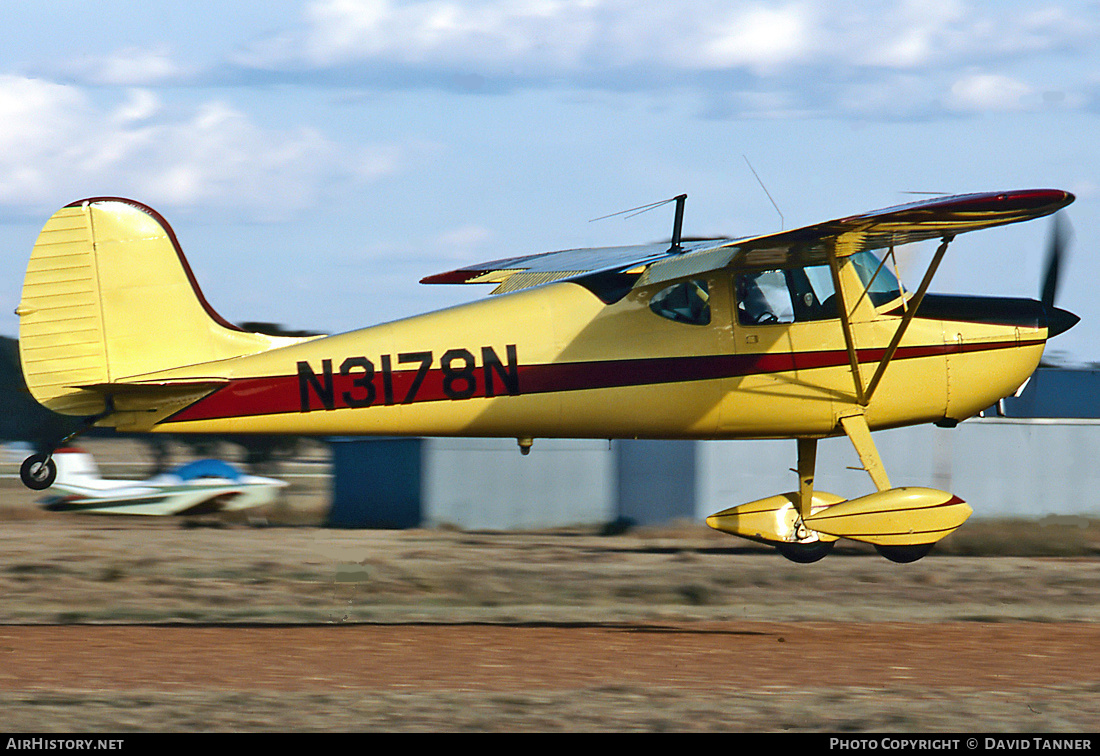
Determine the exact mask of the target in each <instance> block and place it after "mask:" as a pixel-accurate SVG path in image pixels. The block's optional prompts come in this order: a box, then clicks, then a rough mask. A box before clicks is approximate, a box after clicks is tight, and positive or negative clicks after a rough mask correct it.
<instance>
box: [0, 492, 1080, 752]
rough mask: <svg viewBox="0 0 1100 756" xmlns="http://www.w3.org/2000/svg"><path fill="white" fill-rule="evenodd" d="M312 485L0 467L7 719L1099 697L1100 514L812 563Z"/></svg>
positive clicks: (850, 725)
mask: <svg viewBox="0 0 1100 756" xmlns="http://www.w3.org/2000/svg"><path fill="white" fill-rule="evenodd" d="M292 489H294V490H292V491H291V497H292V498H291V503H290V504H289V505H284V506H289V507H290V509H292V510H293V512H289V511H288V510H287V509H286V508H284V509H282V510H279V511H275V512H269V513H267V515H266V516H265V517H262V518H253V519H251V520H249V519H240V520H238V521H235V522H228V523H227V522H219V521H206V522H203V523H199V524H198V525H194V524H192V525H186V524H182V523H179V522H176V521H172V520H166V519H155V520H147V519H138V520H134V519H131V518H106V517H89V516H74V515H64V514H54V513H45V512H41V511H39V510H38V509H37V508H36V507H34V506H33V497H29V496H28V494H26V493H24V492H21V491H20V490H19V489H18V487H17V484H15V483H14V482H12V481H10V480H4V481H0V596H2V600H0V662H2V663H0V729H2V730H5V731H8V732H20V731H34V732H52V733H81V732H138V731H152V732H164V731H186V732H192V731H280V732H285V731H305V732H310V731H318V732H320V731H698V730H721V731H742V732H744V731H784V732H916V731H919V732H933V731H940V732H946V731H951V732H964V733H966V732H972V733H987V732H1029V731H1036V732H1039V731H1041V732H1095V731H1096V729H1097V724H1098V723H1100V558H1098V555H1100V526H1098V525H1097V524H1095V523H1089V522H1082V521H1076V520H1066V521H1049V522H1043V523H1025V524H1008V525H1006V524H990V523H986V524H983V523H980V522H979V523H970V524H968V525H967V527H966V528H965V529H964V530H965V531H967V532H968V534H967V535H966V536H963V535H962V534H963V532H964V531H960V533H959V534H956V536H952V537H951V538H952V539H953V540H950V541H947V542H944V543H943V544H941V545H940V547H937V550H936V551H934V552H933V554H932V555H930V556H929V557H927V558H925V559H924V560H921V561H920V562H917V563H915V564H910V565H897V564H893V563H890V562H887V561H886V560H883V559H881V558H880V557H878V556H877V555H875V554H874V553H873V552H871V551H869V550H865V549H860V548H838V549H837V551H836V552H834V554H832V555H830V556H829V557H828V558H827V559H825V560H823V561H822V562H819V563H817V564H814V565H796V564H792V563H789V562H786V561H785V560H783V559H782V558H781V557H779V556H778V555H776V554H774V553H771V552H770V551H767V550H763V549H758V548H756V547H754V546H753V545H752V544H745V543H742V542H740V541H737V540H735V539H732V538H729V537H727V536H722V535H721V534H717V533H713V532H712V531H709V530H708V529H707V528H706V527H705V526H703V525H698V524H686V525H683V526H681V527H676V528H666V529H663V530H660V531H629V532H627V533H622V534H618V535H613V536H605V535H600V534H599V533H597V532H592V531H586V530H576V531H567V532H551V533H471V532H460V531H452V530H406V531H360V530H336V529H332V528H326V527H323V526H321V525H320V524H319V523H318V522H317V521H316V518H314V520H313V521H311V519H310V517H309V516H306V515H305V514H303V513H304V512H305V513H308V512H310V511H313V512H314V514H316V511H314V510H311V509H310V507H311V506H313V505H312V504H310V503H309V502H314V503H315V498H311V497H317V496H319V494H318V493H317V492H316V491H312V490H311V489H309V486H307V485H305V484H296V487H295V486H292ZM295 497H296V498H295ZM321 498H323V497H321ZM292 515H293V516H292Z"/></svg>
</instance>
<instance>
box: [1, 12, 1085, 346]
mask: <svg viewBox="0 0 1100 756" xmlns="http://www.w3.org/2000/svg"><path fill="white" fill-rule="evenodd" d="M11 5H16V4H7V5H6V6H5V8H4V9H3V10H0V30H2V31H0V35H4V36H3V38H2V39H3V42H4V44H2V45H0V245H2V247H0V248H2V249H3V255H2V257H0V260H2V261H3V265H4V272H3V276H2V278H0V281H2V282H3V285H2V287H0V308H2V312H0V318H2V320H0V333H4V334H7V335H15V333H16V332H17V330H18V322H17V319H16V318H15V316H14V315H12V314H11V312H12V310H13V309H14V307H15V305H16V303H17V302H18V298H19V289H20V286H21V281H22V277H23V272H24V270H25V267H26V259H27V256H28V255H29V253H30V248H31V247H32V246H33V244H34V240H35V238H36V237H37V234H38V231H39V229H40V228H41V226H42V224H43V223H44V222H45V220H46V218H47V217H48V216H49V215H50V214H51V213H52V212H53V211H54V210H56V209H57V208H58V207H60V206H62V205H65V204H67V203H69V202H71V201H73V200H76V199H80V198H83V197H88V196H96V195H118V196H126V197H132V198H134V199H137V200H140V201H143V202H145V203H146V204H149V205H151V206H152V207H154V208H156V209H157V210H159V211H160V212H161V213H162V214H163V215H164V216H165V217H166V218H167V219H168V220H169V222H171V224H172V225H173V227H174V229H175V230H176V233H177V235H178V236H179V238H180V241H181V243H182V244H183V247H184V251H185V252H186V254H187V256H188V259H189V260H190V262H191V264H192V267H193V268H194V269H195V272H196V275H197V276H198V278H199V281H200V283H201V285H202V287H203V290H204V292H205V293H206V295H207V298H208V299H209V300H210V302H211V303H212V304H213V305H214V307H215V308H216V309H217V310H218V311H219V312H220V313H221V314H222V315H224V316H225V317H226V318H228V319H230V320H233V321H236V322H241V321H246V320H264V321H272V322H278V323H282V324H284V325H286V326H288V327H293V328H308V329H316V330H323V331H329V332H337V331H345V330H350V329H353V328H356V327H360V326H363V325H369V324H372V323H376V322H379V321H382V320H389V319H393V318H396V317H400V316H404V315H408V314H412V313H416V312H423V311H426V310H430V309H435V308H437V307H440V306H446V305H449V304H453V303H455V302H460V301H464V300H467V299H470V298H474V297H478V296H484V295H485V293H486V290H485V289H481V288H479V287H439V286H422V285H419V284H417V280H418V279H419V278H421V277H422V276H424V275H426V274H430V273H436V272H440V271H442V270H447V269H450V268H453V267H457V266H459V265H462V264H464V263H469V262H476V261H479V260H485V259H493V258H497V257H504V256H511V255H516V254H522V253H529V252H539V251H546V250H551V249H562V248H569V247H576V246H599V245H613V244H626V243H635V242H638V243H640V242H649V241H654V240H657V239H659V238H662V237H667V235H668V233H669V229H670V227H671V210H670V208H668V207H666V208H664V209H662V210H656V211H654V212H650V213H647V214H645V215H641V216H638V217H635V218H631V219H628V220H624V219H623V218H622V217H615V218H610V219H606V220H602V221H597V222H590V219H592V218H596V217H598V216H603V215H607V214H608V213H613V212H615V211H617V210H622V209H625V208H630V207H634V206H637V205H642V204H645V203H649V202H653V201H656V200H660V199H664V198H667V197H671V196H673V195H676V194H679V193H682V192H686V193H687V194H688V195H689V197H688V204H687V213H686V218H685V233H686V234H689V235H715V234H717V235H732V236H741V235H748V234H753V233H763V232H769V231H775V230H778V229H780V228H784V227H785V228H792V227H795V226H799V225H804V224H808V223H813V222H817V221H820V220H825V219H828V218H832V217H839V216H844V215H850V214H853V213H857V212H861V211H865V210H871V209H875V208H879V207H886V206H890V205H895V204H900V203H903V202H909V201H912V200H914V199H918V198H920V197H919V196H917V195H914V194H913V192H945V193H958V192H969V191H987V190H989V191H992V190H1001V189H1012V188H1025V187H1055V188H1061V189H1067V190H1069V191H1072V192H1074V193H1075V194H1076V195H1077V198H1078V199H1077V202H1076V203H1075V204H1074V205H1072V206H1071V207H1070V208H1069V219H1070V221H1071V223H1072V225H1073V228H1074V230H1075V243H1074V246H1073V250H1072V252H1073V256H1072V257H1071V259H1070V260H1069V263H1068V272H1067V275H1066V280H1065V281H1064V285H1063V287H1062V289H1061V291H1060V293H1059V304H1060V305H1062V306H1064V307H1066V308H1068V309H1071V310H1074V311H1075V312H1077V313H1078V314H1080V315H1081V316H1082V318H1083V322H1082V324H1081V325H1079V326H1078V327H1077V328H1075V329H1074V330H1072V331H1070V332H1069V333H1067V334H1065V335H1064V336H1062V337H1060V338H1059V339H1058V341H1057V342H1054V344H1052V350H1053V351H1055V352H1057V353H1058V354H1059V355H1061V356H1062V357H1063V358H1064V359H1066V360H1073V361H1077V362H1092V361H1097V362H1100V297H1097V296H1096V295H1095V293H1094V289H1095V285H1094V284H1095V282H1096V281H1097V280H1098V278H1100V257H1098V256H1097V254H1096V253H1097V248H1098V243H1100V3H1098V2H1079V1H1076V0H1067V2H1054V3H1043V2H1035V1H1034V0H1020V1H1017V0H1005V1H1001V2H983V3H978V2H962V1H961V0H958V1H956V0H921V1H920V2H911V3H906V2H896V3H888V2H874V1H871V2H847V1H845V0H840V1H838V0H829V1H828V2H825V1H824V0H821V1H818V0H796V1H794V2H741V1H740V0H713V1H711V0H697V1H695V2H677V3H656V2H643V1H642V0H426V1H423V2H398V1H397V0H312V1H311V0H265V2H263V3H252V4H236V3H224V2H222V3H188V4H183V3H170V2H163V0H141V2H123V1H121V0H98V1H97V2H96V3H94V4H91V5H89V4H86V3H83V4H78V3H73V2H64V3H62V2H51V1H50V0H44V1H42V2H38V3H35V4H17V7H16V8H14V9H13V8H11V7H8V6H11ZM239 6H243V7H239ZM750 164H751V168H750ZM753 169H755V171H756V173H757V174H759V177H760V180H761V181H762V182H763V183H764V185H765V186H766V187H767V194H765V192H764V190H763V189H762V188H761V185H760V184H759V183H758V182H757V178H756V177H755V176H754V174H753V172H752V171H753ZM769 194H770V196H771V198H772V199H774V201H775V203H776V204H777V205H778V207H779V210H780V212H778V213H777V212H776V209H775V207H773V205H772V202H771V200H769V197H768V195H769ZM1049 230H1050V224H1049V223H1047V222H1046V221H1039V222H1034V223H1031V224H1025V225H1023V226H1016V227H1009V228H1007V229H998V230H994V231H988V232H983V233H979V234H971V235H967V236H964V237H960V238H959V239H958V240H957V241H956V242H955V244H954V245H953V246H952V250H951V256H950V257H949V259H948V260H947V261H946V262H945V264H944V267H943V268H942V269H941V272H940V274H939V276H938V278H937V281H936V285H935V287H934V288H935V289H937V290H940V291H958V292H968V293H981V294H1001V295H1011V296H1029V297H1034V296H1037V293H1038V290H1039V279H1040V276H1041V270H1042V266H1043V248H1044V246H1045V243H1046V237H1047V235H1048V233H1049ZM929 253H930V250H926V249H923V248H920V249H916V250H912V251H911V255H910V259H911V266H912V268H913V272H912V273H911V274H908V276H909V277H910V278H912V279H915V278H917V277H918V276H919V265H920V263H921V261H922V260H924V259H926V258H927V255H928V254H929Z"/></svg>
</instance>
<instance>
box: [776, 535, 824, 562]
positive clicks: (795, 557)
mask: <svg viewBox="0 0 1100 756" xmlns="http://www.w3.org/2000/svg"><path fill="white" fill-rule="evenodd" d="M835 545H836V541H810V542H808V543H777V544H775V548H776V549H777V550H778V551H779V553H780V554H782V555H783V556H785V557H786V558H787V559H790V560H791V561H792V562H798V563H799V564H812V563H813V562H816V561H818V560H819V559H824V558H825V557H826V556H828V554H829V552H830V551H832V550H833V546H835Z"/></svg>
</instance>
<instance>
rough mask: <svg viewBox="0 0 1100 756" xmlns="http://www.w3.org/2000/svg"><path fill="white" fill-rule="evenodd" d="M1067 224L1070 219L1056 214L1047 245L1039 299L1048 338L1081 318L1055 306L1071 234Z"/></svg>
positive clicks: (1068, 327) (1071, 325)
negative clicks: (1045, 317) (1044, 270)
mask: <svg viewBox="0 0 1100 756" xmlns="http://www.w3.org/2000/svg"><path fill="white" fill-rule="evenodd" d="M1067 224H1068V221H1066V220H1065V219H1064V218H1063V217H1062V214H1061V213H1057V214H1056V215H1055V216H1054V225H1053V227H1052V228H1051V233H1050V242H1049V244H1048V245H1047V259H1046V272H1045V273H1044V274H1043V287H1042V290H1041V292H1040V295H1039V301H1040V302H1042V304H1043V310H1044V312H1045V313H1046V316H1047V331H1048V334H1047V336H1048V338H1049V337H1052V336H1057V335H1058V334H1060V333H1063V332H1065V331H1068V330H1069V329H1070V328H1072V327H1073V326H1074V325H1076V324H1077V322H1078V321H1079V320H1080V318H1079V317H1077V316H1076V315H1074V314H1073V313H1072V312H1069V311H1067V310H1063V309H1060V308H1058V307H1055V306H1054V299H1055V297H1056V296H1057V293H1058V281H1059V277H1060V275H1061V269H1062V264H1063V260H1064V258H1065V254H1066V246H1067V239H1068V237H1069V235H1070V229H1067Z"/></svg>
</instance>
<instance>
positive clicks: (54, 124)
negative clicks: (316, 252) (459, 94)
mask: <svg viewBox="0 0 1100 756" xmlns="http://www.w3.org/2000/svg"><path fill="white" fill-rule="evenodd" d="M0 120H2V122H4V123H5V124H8V126H6V127H5V128H4V129H3V130H0V203H2V204H4V205H6V206H8V207H15V208H23V209H25V210H33V211H35V212H38V211H41V210H42V209H43V207H52V206H54V205H57V204H58V203H61V202H68V201H71V200H74V199H78V198H79V197H81V196H88V195H92V194H112V195H124V196H125V195H130V196H133V197H134V198H135V199H140V200H143V201H148V202H150V203H163V204H166V205H171V206H176V207H203V208H226V209H230V210H232V211H235V212H238V211H243V212H244V213H246V214H247V215H249V216H250V217H252V218H255V219H275V218H281V217H285V216H286V215H287V214H290V213H294V212H297V211H300V210H303V209H306V208H309V207H312V206H314V205H316V204H317V203H318V202H320V201H321V200H322V198H323V197H324V196H325V194H326V192H330V191H336V190H338V187H339V186H346V185H347V184H348V183H349V182H350V183H354V182H360V181H375V180H378V179H380V178H382V177H384V176H387V175H390V174H392V173H393V172H395V171H397V170H398V169H399V168H400V166H401V161H402V158H403V153H402V150H401V148H400V147H399V146H396V145H368V146H365V147H360V148H356V149H354V150H347V149H344V148H343V147H342V146H341V145H338V144H336V143H333V142H332V141H331V140H329V139H328V138H326V137H325V136H323V135H322V134H320V133H319V132H317V131H315V130H313V129H308V128H297V129H290V130H282V131H280V130H272V129H267V128H264V127H262V126H260V125H258V124H257V123H256V122H254V121H253V119H252V118H251V117H249V116H248V115H247V114H245V113H244V112H242V111H240V110H238V109H236V108H234V107H232V106H231V105H228V104H226V103H224V102H220V101H208V102H205V103H202V104H201V105H199V106H197V107H194V108H192V109H190V110H185V111H183V112H179V111H178V109H177V110H173V111H171V112H169V111H168V110H167V109H166V108H164V106H163V105H162V104H161V102H160V99H159V98H158V97H157V96H156V95H155V94H154V93H152V92H149V91H146V90H131V91H130V92H129V97H128V99H127V100H125V101H123V102H121V103H120V104H118V105H115V106H104V105H100V104H98V103H96V102H93V101H92V99H91V98H90V97H89V96H88V94H87V93H86V92H84V91H83V90H81V89H80V88H78V87H74V86H71V85H62V84H56V83H53V82H48V81H43V80H40V79H30V78H24V77H18V76H0Z"/></svg>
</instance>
